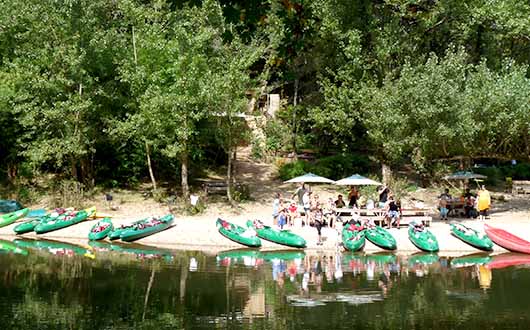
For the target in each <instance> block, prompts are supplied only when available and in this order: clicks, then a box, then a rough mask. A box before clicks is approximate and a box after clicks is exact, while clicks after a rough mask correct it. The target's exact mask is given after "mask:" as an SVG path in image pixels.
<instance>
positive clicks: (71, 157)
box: [70, 156, 78, 180]
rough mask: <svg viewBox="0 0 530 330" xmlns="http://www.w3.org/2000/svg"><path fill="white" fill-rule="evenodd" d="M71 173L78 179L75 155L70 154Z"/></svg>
mask: <svg viewBox="0 0 530 330" xmlns="http://www.w3.org/2000/svg"><path fill="white" fill-rule="evenodd" d="M70 175H71V176H72V178H73V179H74V180H78V173H77V162H76V160H75V158H74V157H73V156H70Z"/></svg>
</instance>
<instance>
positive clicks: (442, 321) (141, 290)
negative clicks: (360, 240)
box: [0, 240, 530, 330]
mask: <svg viewBox="0 0 530 330" xmlns="http://www.w3.org/2000/svg"><path fill="white" fill-rule="evenodd" d="M2 242H3V245H2V244H1V243H2ZM2 242H0V248H1V247H2V246H3V251H2V252H3V253H1V254H0V292H1V294H0V308H1V310H2V313H0V329H11V328H13V329H133V328H134V329H157V330H158V329H470V330H474V329H477V330H478V329H480V330H485V329H525V330H527V329H530V260H529V258H528V257H527V256H524V255H514V254H503V255H499V256H493V257H490V256H488V255H481V254H475V255H470V256H465V257H460V258H445V257H438V256H437V255H428V254H415V255H412V256H396V255H392V254H372V255H369V254H351V253H333V254H329V253H328V254H316V253H313V254H309V253H308V254H305V253H304V252H301V251H292V250H291V251H280V252H258V251H254V250H232V251H224V252H222V253H220V254H218V255H210V254H205V253H202V252H195V251H170V250H160V249H156V248H153V247H147V246H141V245H119V244H106V243H101V244H94V246H93V247H92V248H90V249H87V248H86V247H81V246H74V245H70V244H66V243H61V242H54V241H31V240H18V241H17V242H15V243H16V244H15V243H13V242H7V241H2ZM15 247H16V249H15Z"/></svg>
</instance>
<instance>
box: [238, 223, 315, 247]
mask: <svg viewBox="0 0 530 330" xmlns="http://www.w3.org/2000/svg"><path fill="white" fill-rule="evenodd" d="M247 227H249V228H254V230H255V231H256V233H257V234H258V237H260V238H262V239H265V240H267V241H271V242H274V243H277V244H281V245H285V246H291V247H296V248H304V247H305V246H306V241H305V239H303V238H302V237H300V236H298V235H296V234H295V233H293V232H291V231H290V230H277V229H275V228H272V227H269V226H262V228H256V227H255V226H254V223H253V222H252V220H248V221H247Z"/></svg>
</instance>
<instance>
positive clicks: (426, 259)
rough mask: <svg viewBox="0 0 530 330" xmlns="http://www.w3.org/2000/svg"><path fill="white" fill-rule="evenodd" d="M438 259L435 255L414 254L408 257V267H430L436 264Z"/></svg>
mask: <svg viewBox="0 0 530 330" xmlns="http://www.w3.org/2000/svg"><path fill="white" fill-rule="evenodd" d="M438 260H440V257H439V256H438V255H437V254H435V253H421V252H420V253H415V254H413V255H411V256H410V257H409V265H415V264H423V265H430V264H434V263H436V262H438Z"/></svg>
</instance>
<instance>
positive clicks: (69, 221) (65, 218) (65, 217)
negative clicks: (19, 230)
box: [34, 207, 96, 234]
mask: <svg viewBox="0 0 530 330" xmlns="http://www.w3.org/2000/svg"><path fill="white" fill-rule="evenodd" d="M95 212H96V208H95V207H92V208H89V209H86V210H81V211H77V212H72V213H70V212H67V213H64V214H61V215H60V216H58V217H57V218H55V219H51V220H48V221H46V222H43V223H40V224H38V225H37V226H35V229H34V230H35V232H36V233H37V234H44V233H47V232H50V231H54V230H58V229H62V228H65V227H69V226H72V225H75V224H77V223H80V222H81V221H83V220H85V219H86V218H88V217H90V216H92V215H93V214H94V213H95Z"/></svg>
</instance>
